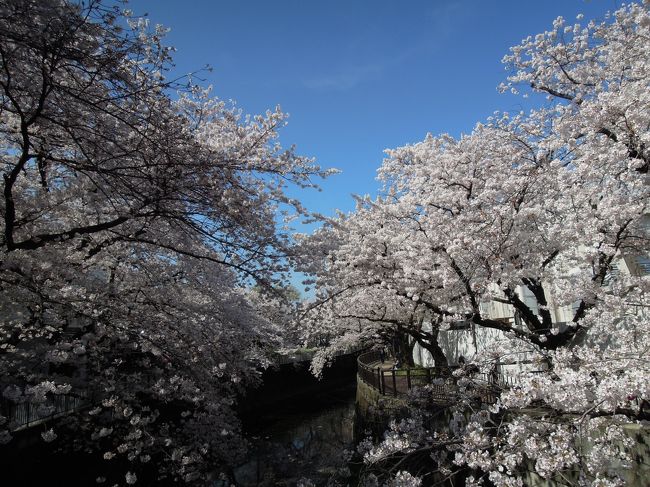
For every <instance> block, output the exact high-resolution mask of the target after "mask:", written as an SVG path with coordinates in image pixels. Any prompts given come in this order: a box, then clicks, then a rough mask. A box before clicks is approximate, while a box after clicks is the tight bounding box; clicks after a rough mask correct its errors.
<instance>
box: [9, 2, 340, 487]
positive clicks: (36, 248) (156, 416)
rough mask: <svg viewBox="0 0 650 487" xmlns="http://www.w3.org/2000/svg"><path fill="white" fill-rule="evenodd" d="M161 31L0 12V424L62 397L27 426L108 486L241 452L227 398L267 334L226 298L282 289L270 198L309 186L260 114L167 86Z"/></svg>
mask: <svg viewBox="0 0 650 487" xmlns="http://www.w3.org/2000/svg"><path fill="white" fill-rule="evenodd" d="M164 33H165V29H163V28H162V27H160V26H155V28H154V27H151V26H149V24H148V22H147V21H146V19H143V18H137V17H134V16H133V15H132V14H131V13H130V12H128V11H126V12H123V11H122V10H121V6H120V5H113V4H110V5H107V4H103V3H101V2H100V1H95V0H91V1H90V2H66V1H63V0H48V1H36V0H34V1H31V0H27V1H25V0H9V1H7V2H3V4H2V6H0V103H1V105H0V133H1V137H2V141H3V143H2V153H1V158H2V162H1V163H2V172H3V198H2V202H1V203H0V204H1V211H2V218H3V223H4V226H3V233H2V237H1V239H0V243H1V245H2V252H3V254H2V258H1V262H0V269H1V270H0V287H1V289H2V293H1V298H0V303H1V304H0V306H1V308H2V322H1V325H0V330H1V335H0V384H1V385H0V392H1V393H2V395H3V404H5V405H6V406H7V409H6V411H4V413H5V414H8V413H7V411H12V410H16V408H18V407H20V405H21V404H27V403H29V404H31V405H32V406H33V407H38V408H39V414H40V416H41V417H45V418H47V417H48V414H50V413H52V412H53V407H54V406H53V404H54V403H55V402H56V401H55V400H56V397H57V396H59V397H63V396H66V397H72V398H77V400H78V401H77V403H76V404H81V407H79V408H77V410H76V411H67V412H68V413H70V414H65V415H63V416H62V417H61V418H59V419H58V420H56V421H55V420H48V421H46V422H45V423H44V424H43V425H42V426H38V427H39V428H42V429H43V434H42V436H43V439H44V440H45V441H48V442H54V444H55V445H56V446H57V447H58V448H69V449H72V450H74V451H88V450H90V451H93V452H96V454H97V455H100V456H103V458H104V459H105V460H106V468H105V472H98V477H99V481H103V480H105V478H108V480H109V481H111V482H112V483H124V482H126V483H127V484H133V483H135V482H137V481H138V478H139V477H140V478H142V477H143V476H149V477H151V476H152V475H154V477H151V478H152V480H155V478H156V477H158V478H167V479H170V480H185V481H187V482H191V483H193V484H195V483H197V482H199V479H205V478H206V475H207V473H209V472H213V473H215V472H216V473H218V472H219V471H220V469H221V471H222V472H224V473H226V474H227V467H228V465H232V464H233V462H236V461H237V460H238V459H239V458H241V455H242V452H243V447H244V444H243V441H242V438H241V436H240V434H239V425H238V421H237V419H236V416H235V413H234V409H233V408H234V402H235V399H236V394H237V393H238V392H239V391H241V388H242V385H243V384H247V383H249V382H251V381H255V379H256V377H257V373H256V372H255V371H256V367H260V366H264V365H265V364H266V361H267V359H266V352H267V351H268V348H269V347H271V348H272V347H273V346H274V344H275V343H277V340H278V338H277V337H278V330H277V326H276V324H275V323H271V322H270V321H269V320H268V319H266V318H264V317H263V316H262V315H261V314H260V310H261V308H260V307H259V305H258V304H257V303H254V302H251V301H250V300H249V299H248V297H247V294H248V292H247V291H244V289H243V287H242V286H243V285H250V284H252V283H254V282H257V283H258V284H259V285H260V286H261V287H263V288H265V289H268V290H269V292H272V290H273V289H274V288H280V287H282V286H284V285H285V278H286V271H287V267H286V259H285V257H286V255H287V252H288V249H289V243H290V238H289V236H288V234H287V233H286V232H283V231H279V230H278V228H277V225H276V219H277V215H278V213H279V212H280V211H283V212H285V213H286V214H287V215H289V216H291V215H296V214H297V215H300V214H305V210H304V209H303V208H302V206H301V205H300V203H299V202H297V201H295V200H293V199H291V198H289V197H287V196H286V195H285V192H284V190H285V188H286V187H287V185H296V186H299V187H303V188H304V187H311V186H313V185H314V183H313V181H312V179H314V178H319V177H321V176H325V175H327V171H322V170H320V169H319V168H318V167H317V166H315V165H313V163H312V161H311V160H309V159H306V158H303V157H300V156H298V155H296V154H295V153H294V152H293V150H284V149H282V148H281V146H280V145H279V143H278V141H277V136H278V134H277V130H278V129H279V128H280V127H281V126H283V125H284V124H285V122H286V116H285V115H284V114H283V113H282V112H281V111H280V110H279V109H278V110H275V111H269V112H267V113H266V114H265V115H261V116H255V117H250V116H245V115H243V114H242V113H241V112H240V111H239V110H238V109H237V108H236V107H233V106H231V105H230V104H227V103H225V102H222V101H220V100H218V99H215V98H213V97H211V96H210V93H209V89H203V88H200V87H199V86H196V85H195V84H193V83H192V82H191V79H180V80H169V79H167V78H166V73H167V71H168V69H169V66H170V63H171V52H172V49H171V48H169V47H166V46H164V45H163V44H162V38H163V36H164ZM175 93H177V94H175ZM79 401H81V402H79ZM0 419H1V420H2V421H1V423H2V424H0V428H2V431H1V432H0V434H1V437H2V439H3V441H4V442H11V437H12V432H13V431H14V430H15V429H16V427H18V426H20V424H18V423H17V419H16V418H15V417H13V416H11V415H10V414H9V415H8V416H7V417H2V418H0ZM10 445H11V443H10ZM152 463H153V464H155V466H154V467H153V468H148V467H147V465H151V464H152ZM116 465H117V467H116ZM125 465H126V467H125V469H126V472H125V471H122V470H121V468H122V467H124V466H125Z"/></svg>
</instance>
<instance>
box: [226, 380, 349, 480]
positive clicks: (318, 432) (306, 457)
mask: <svg viewBox="0 0 650 487" xmlns="http://www.w3.org/2000/svg"><path fill="white" fill-rule="evenodd" d="M355 391H356V389H355V384H354V383H351V384H347V385H345V386H343V387H339V388H336V389H333V390H331V389H330V390H327V391H323V392H319V393H316V394H313V393H312V394H309V395H308V396H300V395H298V396H296V397H295V398H294V399H293V400H291V401H288V402H285V403H283V404H281V405H278V406H277V407H275V408H272V409H267V410H266V411H264V412H260V413H259V414H257V415H255V416H254V418H249V419H248V420H247V421H246V424H245V428H246V430H247V431H248V435H249V439H250V441H251V443H252V445H251V449H250V454H249V457H248V462H247V463H245V464H244V465H242V466H240V467H238V468H237V469H235V477H236V480H237V482H238V484H239V485H242V486H245V487H252V486H265V487H266V486H273V485H286V486H294V485H298V484H299V483H300V484H302V485H310V484H308V483H307V482H306V480H305V479H310V480H311V482H313V484H314V485H327V484H328V482H331V481H332V480H335V479H337V480H342V479H344V478H345V477H346V476H347V475H348V470H347V462H346V456H345V451H346V450H351V449H352V448H353V447H354V445H353V444H354V421H355Z"/></svg>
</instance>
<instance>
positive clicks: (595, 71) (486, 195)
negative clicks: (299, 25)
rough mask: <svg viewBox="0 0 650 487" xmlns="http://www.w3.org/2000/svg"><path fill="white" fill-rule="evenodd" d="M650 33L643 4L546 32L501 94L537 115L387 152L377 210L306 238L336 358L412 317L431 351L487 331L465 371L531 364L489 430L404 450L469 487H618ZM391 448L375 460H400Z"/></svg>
mask: <svg viewBox="0 0 650 487" xmlns="http://www.w3.org/2000/svg"><path fill="white" fill-rule="evenodd" d="M649 29H650V14H649V12H648V6H647V3H644V4H643V5H640V4H630V5H628V6H624V7H622V8H621V9H620V10H618V11H617V12H616V13H614V14H613V15H612V16H611V17H609V18H607V19H606V20H604V21H603V22H600V23H597V22H590V23H588V24H587V25H586V26H583V25H581V24H580V23H577V24H575V25H567V24H566V22H565V21H564V20H563V19H561V18H559V19H557V20H556V21H555V23H554V25H553V28H552V29H551V30H550V31H548V32H545V33H542V34H539V35H537V36H535V37H530V38H528V39H525V40H524V41H523V42H522V43H521V44H520V45H519V46H516V47H514V48H512V50H511V54H510V55H508V56H506V57H505V59H504V62H505V63H506V64H507V65H509V66H510V67H511V69H512V74H511V76H510V77H509V78H508V81H507V82H506V83H504V84H503V85H502V87H501V88H502V89H504V90H506V89H509V90H512V91H514V92H518V91H523V92H524V95H525V96H527V95H528V94H529V93H530V92H532V93H533V94H534V95H535V96H538V94H540V93H541V94H542V95H545V96H546V98H547V100H546V102H545V103H544V104H543V107H542V108H538V109H535V110H532V111H531V112H529V113H520V114H516V115H510V114H495V116H494V117H492V118H491V119H489V120H488V121H487V122H486V123H484V124H478V125H477V126H476V127H475V129H474V131H473V132H472V133H471V134H469V135H464V136H462V137H460V138H458V139H456V138H453V137H451V136H449V135H442V136H439V137H433V136H427V138H426V139H425V140H424V141H423V142H420V143H417V144H414V145H409V146H406V147H402V148H398V149H395V150H388V151H387V158H386V159H385V161H384V164H383V166H382V167H381V169H380V171H379V176H380V179H381V180H382V181H383V182H384V191H383V194H382V195H381V197H379V198H377V199H376V200H371V199H369V198H364V199H362V200H360V202H359V205H358V208H357V211H356V212H355V213H354V214H352V215H349V216H340V217H339V218H337V219H335V220H333V221H332V222H331V223H330V225H329V226H328V227H327V228H325V229H323V230H321V231H320V232H317V233H315V234H314V235H313V236H310V237H306V238H305V241H304V243H303V245H304V246H305V248H306V249H309V255H310V256H312V259H313V261H312V262H311V263H309V264H307V265H305V267H304V269H305V270H306V271H311V272H312V273H314V274H315V275H316V276H317V277H316V285H317V289H318V299H317V301H316V303H313V304H312V305H311V308H310V309H309V310H307V312H306V316H307V317H309V316H316V315H322V316H325V317H327V319H329V320H330V321H331V322H332V325H331V326H332V328H333V330H335V329H338V330H340V335H342V336H343V338H340V339H339V342H346V341H353V340H366V341H367V340H368V338H371V337H374V336H376V335H377V334H378V333H380V332H381V330H386V329H390V328H391V327H393V326H395V324H394V323H396V322H397V323H409V322H411V321H412V316H413V315H414V314H415V315H417V316H421V318H420V319H421V320H423V322H425V323H428V326H427V327H421V328H422V329H424V330H425V333H427V335H428V336H426V339H427V340H426V341H428V342H429V343H435V342H436V340H437V335H436V334H437V333H439V331H440V330H444V329H447V330H448V329H463V328H465V329H468V330H470V331H471V330H473V331H475V332H477V331H478V332H480V331H481V330H485V329H491V330H497V331H498V332H499V333H500V339H499V340H497V341H495V342H494V344H493V346H491V347H490V350H489V351H485V352H483V353H480V354H478V355H477V356H476V357H475V358H474V361H475V362H476V365H477V366H478V367H479V368H480V369H482V370H484V371H486V372H487V371H488V370H492V369H493V368H494V367H495V365H497V364H498V363H503V361H504V359H505V360H510V361H515V362H516V361H521V358H522V357H526V360H527V361H529V362H532V369H534V370H529V371H528V372H523V373H521V374H520V376H519V377H518V378H517V379H518V382H519V385H518V386H517V387H514V388H511V389H510V390H507V391H504V392H503V393H502V395H501V398H500V399H499V401H498V402H497V405H496V406H494V407H493V408H492V410H491V413H490V414H488V413H487V411H483V412H479V413H478V414H472V415H471V416H470V415H469V413H467V414H465V413H463V414H462V415H461V416H460V417H461V418H463V420H462V421H460V420H459V421H458V422H457V423H458V424H457V427H456V428H455V431H456V434H457V438H456V440H453V441H451V444H449V440H448V438H445V439H442V440H441V439H440V438H434V436H432V435H428V434H423V433H422V431H420V432H419V433H418V435H420V436H419V437H415V436H413V435H412V434H410V433H408V432H406V433H404V434H405V435H406V436H408V437H410V438H411V439H412V441H409V440H408V439H407V440H405V441H404V442H402V443H403V444H404V445H408V446H407V448H406V449H407V451H408V450H409V449H411V450H417V451H421V449H425V450H426V449H427V448H429V449H430V450H436V449H440V448H443V449H448V450H451V451H452V452H454V455H455V456H454V457H453V462H454V465H455V468H458V467H460V466H462V467H464V468H467V469H470V470H471V471H472V472H473V478H474V480H473V482H475V483H478V484H483V483H488V482H489V483H492V484H495V485H523V482H524V480H523V479H524V478H525V477H524V473H523V472H524V471H525V470H526V469H532V471H534V473H535V475H539V476H541V477H543V478H546V479H549V480H554V481H560V482H564V483H569V484H575V485H578V484H579V485H619V484H620V483H621V482H623V481H624V480H623V479H622V478H621V470H616V469H615V468H614V464H615V463H616V462H622V463H621V464H623V465H625V464H627V463H629V462H630V459H631V457H630V451H629V448H630V447H631V441H630V438H629V435H627V434H626V428H629V427H630V426H631V425H634V424H637V423H638V421H639V420H641V419H642V418H644V417H646V415H647V412H646V411H645V409H644V408H647V404H648V402H647V401H648V397H649V395H650V390H649V389H648V383H649V381H648V377H650V363H649V362H648V358H647V357H648V354H647V351H648V350H647V343H648V338H649V336H648V334H649V332H650V327H649V323H648V321H649V320H648V311H647V310H648V304H649V303H648V290H649V288H648V286H649V282H648V277H647V276H644V275H643V274H644V272H643V269H642V267H641V263H642V261H641V260H639V256H643V255H647V254H648V251H649V250H650V248H649V245H648V241H649V240H648V237H649V234H648V213H649V208H648V202H649V201H650V184H649V182H648V165H649V163H650V152H649V149H648V143H649V141H650V131H649V128H650V119H649V114H650V96H649V94H648V93H649V90H648V83H649V80H650V76H649V74H650V73H649V72H648V66H649V65H648V56H647V52H648V49H649V47H650V44H649V40H650V30H649ZM624 267H625V268H627V272H623V271H621V272H617V271H618V270H621V269H622V268H624ZM490 303H499V304H502V305H505V306H506V307H507V309H509V310H511V315H510V316H495V315H494V313H492V312H490V306H489V304H490ZM418 313H419V314H418ZM351 320H352V321H351ZM416 321H417V320H416ZM402 326H404V325H402ZM355 327H356V328H355ZM405 328H406V327H405ZM411 328H413V329H414V330H415V331H413V332H410V334H411V337H412V338H413V339H414V340H416V341H418V342H420V341H422V342H425V340H423V332H422V331H421V330H420V329H418V328H417V327H411ZM479 337H480V335H479ZM433 348H435V347H433ZM323 356H324V357H326V356H327V353H326V352H325V353H324V354H323ZM441 359H442V357H441ZM321 362H322V360H321ZM438 362H439V360H438V359H436V363H438ZM464 380H466V379H464ZM461 389H463V388H462V387H461ZM468 400H469V398H468ZM467 404H468V401H461V403H460V405H459V408H460V409H463V408H465V407H466V406H467ZM537 406H540V407H541V410H540V411H537V412H535V413H534V414H533V413H530V414H529V413H527V412H526V411H528V410H529V409H530V408H532V407H537ZM472 407H474V406H472ZM474 412H475V413H476V412H477V411H474ZM468 418H469V419H468ZM459 425H460V426H459ZM423 428H424V426H423ZM411 429H413V428H411ZM416 430H417V428H416ZM399 434H402V433H399ZM393 436H394V435H393ZM393 436H391V435H389V436H387V440H386V442H384V444H383V446H380V447H379V453H377V451H375V453H374V454H373V455H374V457H373V458H376V457H377V456H381V452H382V451H383V453H385V454H393V453H394V452H395V448H392V447H390V443H391V442H390V441H389V440H390V438H392V437H393ZM458 439H461V440H462V442H460V441H458ZM382 448H383V450H382ZM398 450H399V449H398ZM444 458H447V457H444ZM605 458H608V460H607V461H604V459H605ZM441 462H443V459H441ZM443 463H444V462H443Z"/></svg>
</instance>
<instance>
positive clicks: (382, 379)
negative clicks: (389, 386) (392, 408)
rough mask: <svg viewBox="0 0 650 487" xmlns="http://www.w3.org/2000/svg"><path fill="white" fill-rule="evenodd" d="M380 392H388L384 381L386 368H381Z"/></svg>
mask: <svg viewBox="0 0 650 487" xmlns="http://www.w3.org/2000/svg"><path fill="white" fill-rule="evenodd" d="M379 392H381V393H382V394H386V383H385V382H384V370H383V369H382V370H381V384H380V387H379Z"/></svg>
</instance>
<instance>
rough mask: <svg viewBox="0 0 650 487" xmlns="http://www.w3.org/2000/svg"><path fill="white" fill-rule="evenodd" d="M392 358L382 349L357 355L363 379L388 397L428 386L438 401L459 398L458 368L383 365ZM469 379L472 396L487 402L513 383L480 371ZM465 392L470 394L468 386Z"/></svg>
mask: <svg viewBox="0 0 650 487" xmlns="http://www.w3.org/2000/svg"><path fill="white" fill-rule="evenodd" d="M382 359H384V360H383V361H382ZM392 360H393V359H392V358H390V359H386V358H385V357H384V355H383V354H382V353H381V352H380V351H378V350H372V351H370V352H366V353H362V354H361V355H359V357H358V358H357V371H358V375H359V378H360V379H361V380H362V381H363V382H365V383H366V384H368V385H369V386H370V387H372V388H374V389H375V390H377V391H378V392H379V393H381V394H382V395H385V396H393V397H397V396H401V395H405V394H408V392H409V391H410V390H411V389H412V388H414V387H420V386H425V385H427V386H429V387H430V388H431V393H432V395H433V397H434V399H436V400H437V401H438V402H443V403H447V402H452V401H454V400H455V399H456V398H457V397H458V395H459V393H460V391H461V387H459V385H458V383H457V381H456V380H455V378H454V377H453V376H452V372H453V371H454V370H455V369H457V368H458V367H426V368H414V369H411V368H397V367H391V368H386V366H385V365H383V366H382V364H389V363H391V362H392ZM469 378H470V380H471V383H470V384H471V385H470V386H469V387H470V388H471V391H470V395H471V396H473V397H475V398H476V399H479V400H480V401H481V402H484V403H494V402H495V401H496V399H497V397H498V394H499V391H500V390H501V389H503V388H507V387H510V386H511V385H513V384H512V381H511V380H510V379H509V378H507V377H505V376H502V375H495V374H486V373H478V372H477V373H472V374H471V376H470V377H469ZM465 392H466V393H467V387H465Z"/></svg>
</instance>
